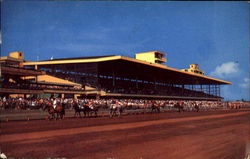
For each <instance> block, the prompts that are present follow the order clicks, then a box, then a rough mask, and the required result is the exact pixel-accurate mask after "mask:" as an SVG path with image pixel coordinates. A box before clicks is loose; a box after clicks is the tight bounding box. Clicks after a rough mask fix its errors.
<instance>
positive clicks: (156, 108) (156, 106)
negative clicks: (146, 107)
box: [151, 103, 160, 113]
mask: <svg viewBox="0 0 250 159" xmlns="http://www.w3.org/2000/svg"><path fill="white" fill-rule="evenodd" d="M151 112H152V113H153V112H156V113H160V107H159V106H158V105H157V104H156V103H153V104H152V105H151Z"/></svg>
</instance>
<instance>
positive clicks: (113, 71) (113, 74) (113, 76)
mask: <svg viewBox="0 0 250 159" xmlns="http://www.w3.org/2000/svg"><path fill="white" fill-rule="evenodd" d="M115 78H116V76H115V68H114V67H112V79H113V82H112V85H113V87H115Z"/></svg>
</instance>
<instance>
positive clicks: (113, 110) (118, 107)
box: [109, 101, 123, 118]
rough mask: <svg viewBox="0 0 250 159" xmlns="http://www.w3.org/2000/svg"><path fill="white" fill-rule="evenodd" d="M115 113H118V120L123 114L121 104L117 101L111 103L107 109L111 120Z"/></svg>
mask: <svg viewBox="0 0 250 159" xmlns="http://www.w3.org/2000/svg"><path fill="white" fill-rule="evenodd" d="M116 112H118V117H119V118H120V117H121V116H122V112H123V107H122V104H121V103H120V102H118V101H112V102H111V104H110V109H109V117H110V118H112V117H113V116H115V115H116Z"/></svg>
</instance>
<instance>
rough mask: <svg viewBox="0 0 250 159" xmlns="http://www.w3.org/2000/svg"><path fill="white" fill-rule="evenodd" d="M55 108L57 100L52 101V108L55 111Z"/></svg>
mask: <svg viewBox="0 0 250 159" xmlns="http://www.w3.org/2000/svg"><path fill="white" fill-rule="evenodd" d="M56 106H57V100H56V99H54V100H53V108H54V109H56Z"/></svg>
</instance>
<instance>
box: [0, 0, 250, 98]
mask: <svg viewBox="0 0 250 159" xmlns="http://www.w3.org/2000/svg"><path fill="white" fill-rule="evenodd" d="M1 22H2V23H1V33H2V35H1V37H2V40H1V56H6V55H7V54H8V53H9V52H11V51H22V52H24V53H25V59H26V60H37V58H38V59H39V60H46V59H50V58H51V56H53V57H54V58H62V57H83V56H96V55H123V56H129V57H134V54H135V53H137V52H144V51H145V52H146V51H152V50H159V51H161V52H166V53H168V55H167V58H168V62H167V63H166V64H167V65H168V66H170V67H174V68H178V69H182V68H187V67H189V64H191V63H198V64H199V65H200V68H201V69H202V70H204V71H205V73H206V75H208V76H212V77H216V78H219V79H223V80H227V81H230V82H233V85H228V86H222V90H221V95H222V96H223V97H225V99H227V100H228V99H229V100H237V99H242V98H243V99H246V100H250V99H249V98H250V97H249V28H250V26H249V3H247V2H153V1H126V2H121V1H120V2H114V1H99V2H98V1H92V2H91V1H4V2H2V6H1Z"/></svg>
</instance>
